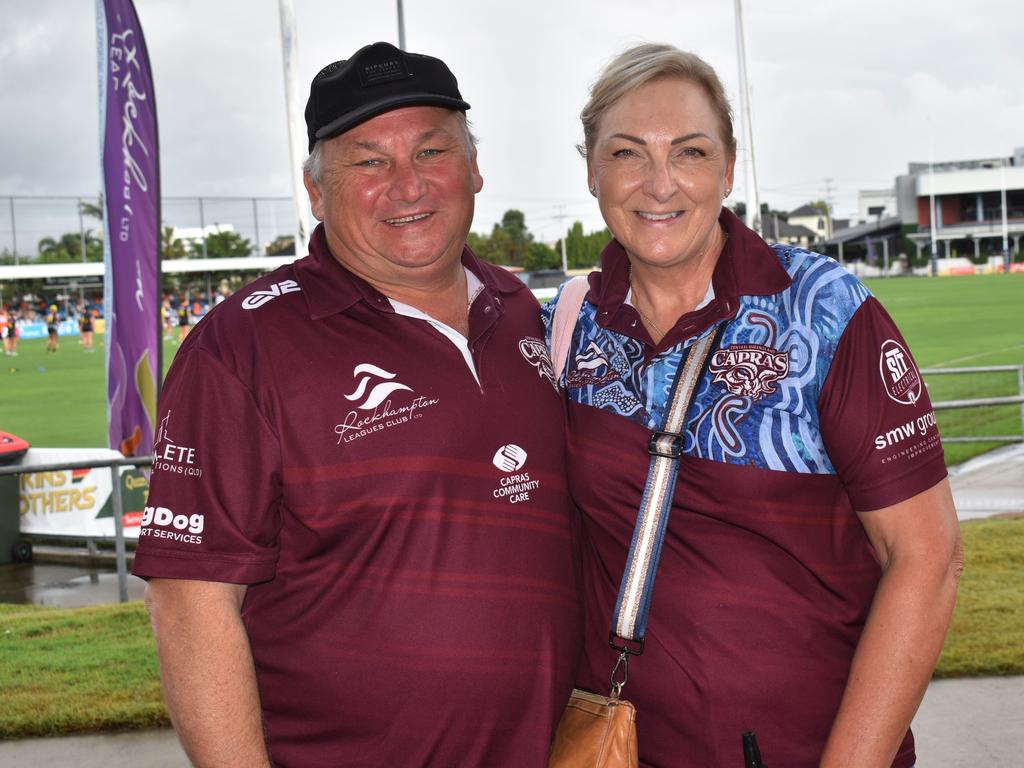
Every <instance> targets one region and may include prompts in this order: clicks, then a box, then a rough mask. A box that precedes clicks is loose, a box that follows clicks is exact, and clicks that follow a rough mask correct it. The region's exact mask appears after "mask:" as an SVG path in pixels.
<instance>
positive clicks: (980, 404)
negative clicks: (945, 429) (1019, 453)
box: [921, 365, 1024, 443]
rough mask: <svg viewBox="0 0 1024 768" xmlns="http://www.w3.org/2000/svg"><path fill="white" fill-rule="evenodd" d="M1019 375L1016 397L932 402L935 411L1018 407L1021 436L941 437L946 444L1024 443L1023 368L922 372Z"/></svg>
mask: <svg viewBox="0 0 1024 768" xmlns="http://www.w3.org/2000/svg"><path fill="white" fill-rule="evenodd" d="M991 373H1016V374H1017V382H1016V388H1017V394H1016V395H1004V396H999V397H976V398H962V399H956V400H945V401H939V402H933V403H932V408H934V410H936V411H951V410H958V409H964V408H987V407H993V406H1006V405H1017V406H1018V407H1019V411H1020V426H1021V432H1020V434H1016V435H1010V434H1006V435H946V434H943V435H942V442H944V443H1019V442H1024V365H987V366H976V367H970V368H922V369H921V374H922V375H923V376H964V375H969V374H991Z"/></svg>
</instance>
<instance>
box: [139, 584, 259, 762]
mask: <svg viewBox="0 0 1024 768" xmlns="http://www.w3.org/2000/svg"><path fill="white" fill-rule="evenodd" d="M245 590H246V587H245V585H242V584H224V583H219V582H209V581H190V580H184V579H151V580H150V581H149V584H148V586H147V587H146V606H147V607H148V608H149V615H150V619H151V621H152V622H153V632H154V634H155V635H156V645H157V653H158V655H159V657H160V678H161V680H162V681H163V687H164V699H165V700H166V702H167V709H168V710H169V711H170V714H171V722H172V723H173V724H174V728H175V730H176V731H177V732H178V738H179V739H181V743H182V746H183V747H184V748H185V752H186V753H187V754H188V757H189V759H190V760H191V761H192V763H193V765H195V766H197V768H205V767H206V766H216V768H225V767H228V766H239V767H240V768H241V767H242V766H244V767H245V768H263V767H266V768H269V766H270V759H269V757H268V756H267V749H266V745H265V742H264V736H263V722H262V717H261V710H260V698H259V692H258V690H257V687H256V671H255V669H254V667H253V662H252V651H251V650H250V648H249V638H248V636H247V635H246V632H245V627H244V625H243V624H242V618H241V606H242V599H243V598H244V597H245Z"/></svg>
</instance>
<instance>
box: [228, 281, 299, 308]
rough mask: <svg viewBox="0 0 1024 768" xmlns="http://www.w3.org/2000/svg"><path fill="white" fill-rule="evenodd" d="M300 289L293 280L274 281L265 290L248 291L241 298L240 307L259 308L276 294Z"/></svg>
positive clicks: (275, 296)
mask: <svg viewBox="0 0 1024 768" xmlns="http://www.w3.org/2000/svg"><path fill="white" fill-rule="evenodd" d="M301 290H302V289H301V288H300V287H299V284H298V283H296V282H295V281H294V280H282V281H281V282H280V283H274V284H273V285H271V286H270V287H269V288H267V289H265V290H262V291H253V292H252V293H250V294H249V295H248V296H246V297H245V298H244V299H243V300H242V309H259V308H260V307H262V306H263V305H264V304H266V303H267V302H268V301H272V300H274V299H276V298H277V297H278V296H283V295H284V294H286V293H295V292H297V291H301Z"/></svg>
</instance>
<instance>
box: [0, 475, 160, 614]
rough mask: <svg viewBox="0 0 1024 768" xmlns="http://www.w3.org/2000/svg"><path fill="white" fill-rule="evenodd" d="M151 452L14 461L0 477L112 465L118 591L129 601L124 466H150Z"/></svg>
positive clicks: (112, 501)
mask: <svg viewBox="0 0 1024 768" xmlns="http://www.w3.org/2000/svg"><path fill="white" fill-rule="evenodd" d="M152 463H153V457H152V456H133V457H129V458H116V459H94V460H88V461H62V462H55V463H53V464H33V465H32V466H28V467H22V466H18V465H17V464H14V465H12V466H7V467H0V477H3V476H4V475H20V474H26V473H31V474H35V473H37V472H60V471H64V470H71V469H94V468H96V467H109V468H110V480H111V485H110V488H111V491H110V499H111V503H112V504H113V515H114V554H115V557H116V559H117V595H118V599H119V600H120V601H121V602H122V603H127V602H128V553H127V551H126V549H125V542H124V507H123V505H122V499H121V467H148V466H150V465H152ZM60 538H72V539H75V540H81V539H86V540H87V541H88V542H89V548H90V550H92V549H93V542H92V540H91V539H90V538H89V537H85V536H68V537H60Z"/></svg>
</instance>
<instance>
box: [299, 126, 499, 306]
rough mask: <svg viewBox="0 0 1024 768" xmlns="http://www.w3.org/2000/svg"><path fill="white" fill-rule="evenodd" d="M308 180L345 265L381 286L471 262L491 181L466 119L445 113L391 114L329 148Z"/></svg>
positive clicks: (330, 242) (318, 211) (417, 279)
mask: <svg viewBox="0 0 1024 768" xmlns="http://www.w3.org/2000/svg"><path fill="white" fill-rule="evenodd" d="M322 150H323V178H322V179H321V181H320V183H319V184H316V183H314V182H313V181H312V179H310V178H309V176H308V175H307V176H306V178H305V182H306V189H307V191H308V192H309V199H310V203H311V205H312V209H313V215H314V216H316V218H317V219H319V220H320V221H322V222H323V223H324V229H325V233H326V235H327V244H328V245H329V246H330V249H331V252H332V253H333V254H334V257H335V258H336V259H338V261H340V262H341V263H342V264H343V265H344V266H345V267H347V268H348V269H350V270H351V271H353V272H354V273H355V274H357V275H360V276H361V277H363V278H364V279H367V280H368V281H369V282H370V283H371V284H375V285H378V286H380V285H388V284H393V283H399V284H409V283H417V282H424V281H429V280H430V279H431V277H434V276H436V275H437V274H440V273H441V272H443V271H444V270H445V269H450V268H451V265H452V263H453V262H454V261H457V260H458V259H459V258H460V256H461V254H462V247H463V245H464V244H465V242H466V235H467V234H468V232H469V226H470V224H471V223H472V220H473V195H475V194H476V193H477V192H479V191H480V189H481V187H482V186H483V179H482V178H481V177H480V171H479V169H478V168H477V164H476V152H475V150H474V149H473V147H472V146H471V145H470V143H469V139H468V137H467V135H466V131H465V130H464V126H463V123H462V122H461V120H460V118H459V116H458V115H457V114H456V113H455V112H453V111H451V110H448V109H441V108H438V107H406V108H404V109H396V110H392V111H391V112H385V113H384V114H382V115H378V116H377V117H374V118H372V119H370V120H367V121H366V122H365V123H362V124H360V125H358V126H356V127H355V128H353V129H351V130H349V131H346V132H345V133H343V134H341V135H340V136H336V137H334V138H332V139H328V140H326V141H325V142H324V143H323V146H322Z"/></svg>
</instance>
